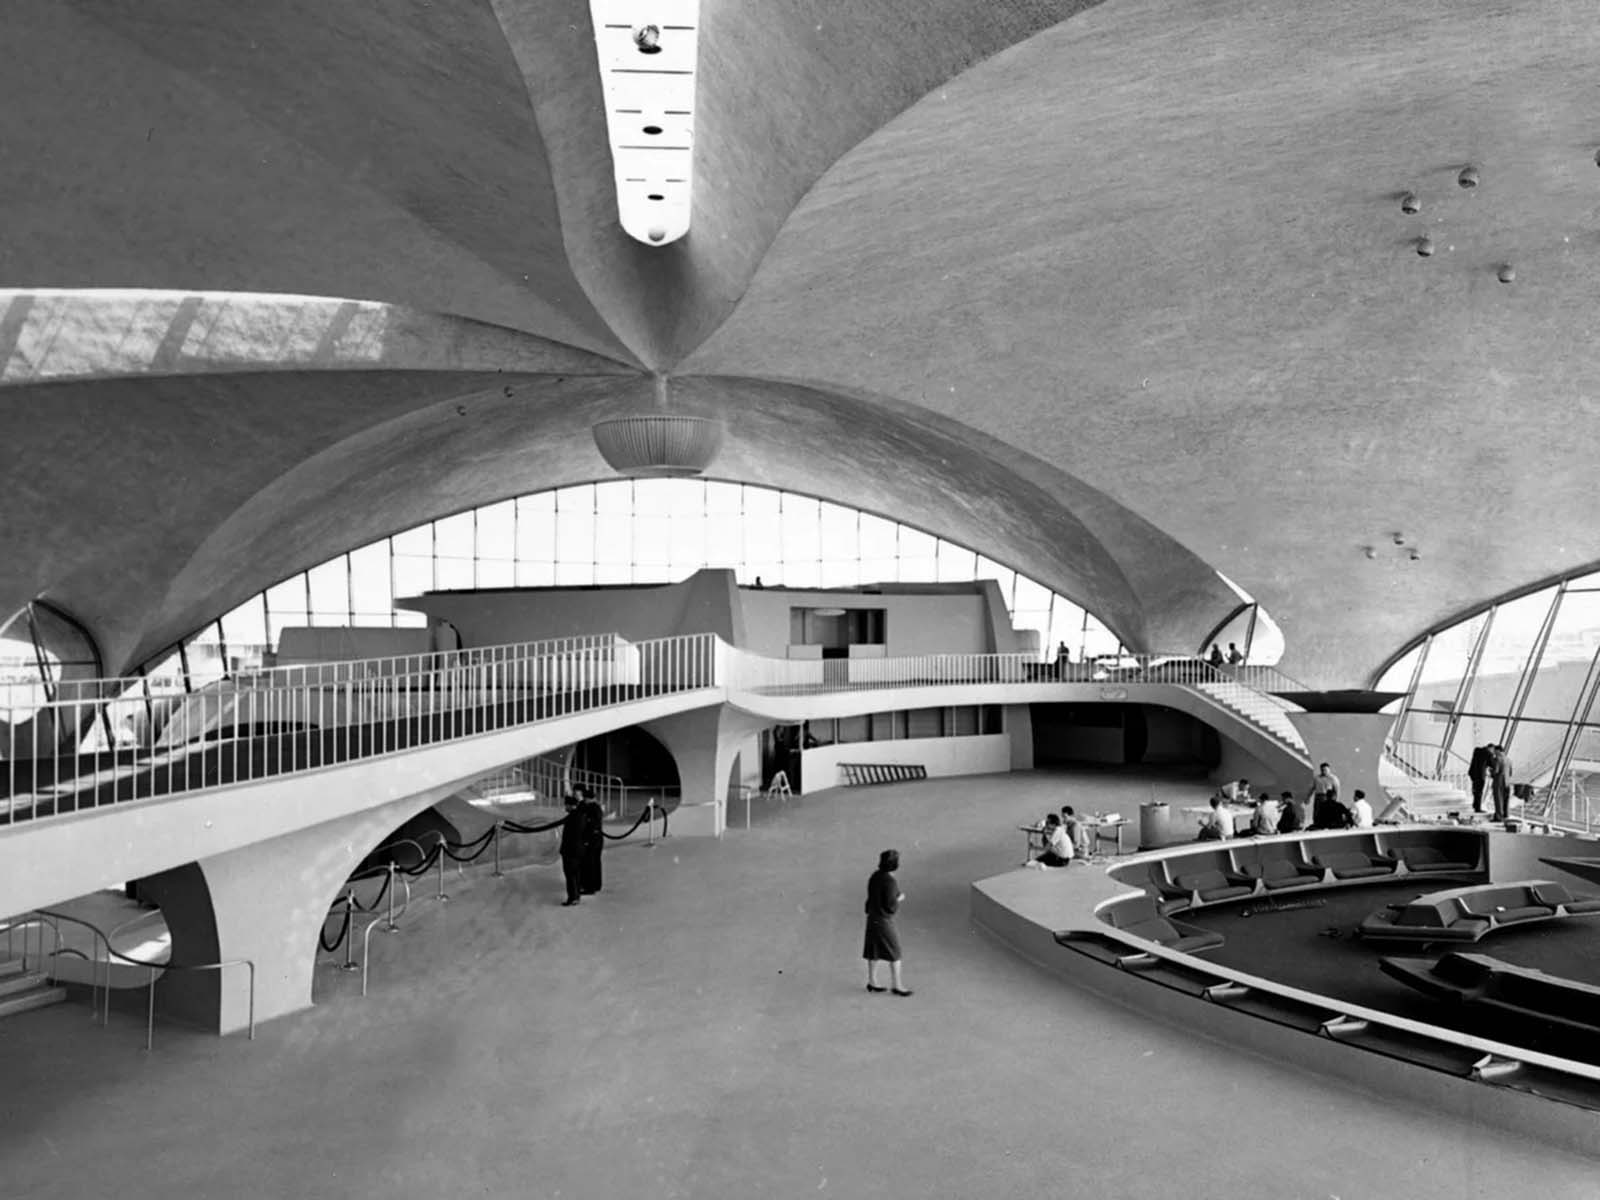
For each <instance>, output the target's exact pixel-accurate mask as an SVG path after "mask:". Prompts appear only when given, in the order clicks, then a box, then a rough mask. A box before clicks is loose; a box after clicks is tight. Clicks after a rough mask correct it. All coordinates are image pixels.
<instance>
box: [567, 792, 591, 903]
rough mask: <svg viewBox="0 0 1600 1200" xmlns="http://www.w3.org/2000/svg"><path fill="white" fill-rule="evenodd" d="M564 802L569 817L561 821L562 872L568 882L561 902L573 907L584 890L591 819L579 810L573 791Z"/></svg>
mask: <svg viewBox="0 0 1600 1200" xmlns="http://www.w3.org/2000/svg"><path fill="white" fill-rule="evenodd" d="M563 802H564V803H565V804H566V806H567V819H566V820H565V821H563V822H562V823H561V874H562V876H563V877H564V878H565V879H566V882H567V898H566V899H565V900H563V901H562V902H561V907H562V908H571V907H572V906H573V905H574V904H577V903H578V898H579V896H580V895H581V894H582V892H583V865H584V854H585V853H586V846H585V834H586V832H587V831H588V827H589V819H588V816H587V815H586V814H585V813H582V812H580V811H579V809H578V797H577V796H575V795H574V794H573V793H572V792H568V793H567V794H566V796H564V797H563Z"/></svg>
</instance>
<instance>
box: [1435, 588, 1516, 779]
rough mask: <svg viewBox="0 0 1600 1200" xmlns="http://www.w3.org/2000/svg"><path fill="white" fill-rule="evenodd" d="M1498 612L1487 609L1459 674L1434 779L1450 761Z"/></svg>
mask: <svg viewBox="0 0 1600 1200" xmlns="http://www.w3.org/2000/svg"><path fill="white" fill-rule="evenodd" d="M1499 611H1500V606H1499V605H1495V606H1493V607H1492V608H1490V609H1489V612H1488V618H1487V620H1485V621H1484V623H1483V628H1482V629H1480V630H1479V631H1478V640H1477V641H1476V642H1474V643H1473V646H1472V653H1471V654H1469V655H1468V656H1467V669H1466V670H1465V671H1463V672H1462V673H1461V683H1460V685H1459V686H1458V687H1457V688H1456V698H1455V702H1454V703H1453V704H1451V705H1450V719H1449V720H1448V721H1447V722H1446V724H1445V731H1444V737H1443V739H1442V740H1441V741H1440V743H1439V760H1438V763H1437V765H1436V766H1435V767H1434V775H1435V777H1438V776H1442V775H1443V774H1444V769H1445V766H1446V764H1447V763H1448V762H1449V761H1450V746H1451V744H1452V743H1453V742H1454V741H1455V737H1456V727H1457V726H1458V725H1460V723H1461V708H1462V705H1464V704H1465V703H1466V702H1467V695H1468V693H1469V692H1470V691H1471V689H1472V684H1473V681H1474V680H1475V679H1476V678H1477V675H1478V664H1479V663H1480V662H1481V661H1482V659H1483V648H1484V646H1485V645H1486V644H1487V643H1488V641H1489V631H1490V630H1492V629H1493V628H1494V619H1495V615H1496V614H1497V613H1498V612H1499Z"/></svg>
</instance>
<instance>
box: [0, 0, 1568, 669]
mask: <svg viewBox="0 0 1600 1200" xmlns="http://www.w3.org/2000/svg"><path fill="white" fill-rule="evenodd" d="M12 8H13V9H15V11H11V10H9V9H8V10H7V11H6V12H5V13H4V14H3V15H0V145H3V146H4V147H5V151H6V161H7V170H6V171H5V172H3V173H0V230H3V231H4V232H3V234H0V289H12V290H14V291H15V292H16V293H17V294H16V295H14V296H12V297H10V298H9V303H8V304H7V305H6V306H4V307H0V419H3V428H4V430H5V434H6V436H5V438H4V439H3V441H0V471H3V477H4V479H5V481H6V491H5V500H4V509H3V515H4V521H3V522H0V619H3V614H4V613H9V612H11V611H14V610H15V609H16V608H17V607H19V606H20V605H21V604H23V603H25V602H26V601H27V600H29V599H31V598H33V597H35V596H45V597H48V598H50V599H51V600H53V601H54V602H56V603H57V604H59V605H60V606H61V607H62V608H64V609H66V610H68V611H70V612H72V613H73V614H74V615H75V616H77V617H78V618H79V619H80V620H82V621H83V622H84V623H85V625H87V626H88V628H90V630H91V631H92V632H93V633H94V634H95V636H96V637H97V639H98V640H99V641H100V643H101V647H102V650H103V652H104V657H105V659H106V663H107V666H108V667H109V668H110V669H123V668H126V667H128V666H131V665H132V664H134V663H136V662H138V661H139V660H140V659H141V658H142V657H143V656H145V655H148V654H150V653H153V652H155V651H156V650H159V649H160V648H162V647H163V646H164V645H166V644H170V642H171V641H172V640H173V639H174V638H176V637H180V636H182V635H183V634H185V633H187V632H189V631H190V630H192V629H193V628H194V627H195V626H196V625H197V624H199V623H200V622H202V621H203V620H205V619H207V618H208V617H211V616H214V615H215V614H216V613H217V612H219V611H223V610H225V609H226V608H228V607H230V606H232V605H233V604H235V603H237V602H239V601H240V600H242V599H244V598H246V597H247V596H249V595H250V594H253V592H255V591H257V590H259V589H260V588H261V587H262V586H265V585H266V584H269V583H272V582H274V581H276V580H277V579H279V578H282V577H283V576H284V575H287V574H289V573H291V572H293V571H295V570H299V569H303V568H304V567H306V566H309V565H311V564H313V563H315V562H318V561H321V560H322V559H324V558H326V557H328V556H329V555H331V554H333V553H336V552H337V551H339V550H341V549H344V548H347V547H349V546H352V545H358V544H361V543H363V542H365V541H367V540H370V539H371V538H373V537H377V536H381V535H382V534H385V533H388V532H393V531H395V530H398V529H402V528H406V527H408V526H410V525H412V524H415V523H417V522H418V521H421V520H425V519H427V518H428V517H431V516H436V515H441V514H443V513H446V512H450V511H456V510H459V509H461V508H463V507H466V506H469V505H472V504H477V503H483V502H487V501H490V500H494V499H497V498H500V497H503V496H506V495H511V494H515V493H518V492H522V491H529V490H535V489H538V488H542V487H549V486H555V485H559V484H562V483H567V482H572V481H575V480H580V479H586V478H594V477H597V476H603V475H605V474H606V473H607V471H606V468H605V467H604V465H603V463H601V461H600V460H599V458H598V455H597V454H596V453H595V450H594V447H593V444H592V441H590V439H589V435H588V430H589V427H590V426H591V425H592V424H593V422H594V421H595V420H597V419H600V418H601V417H604V416H612V415H623V414H627V413H633V412H640V411H646V410H649V409H652V408H655V407H657V406H658V405H659V404H661V403H662V399H661V397H662V394H663V391H664V392H665V396H666V403H667V404H669V405H670V406H671V407H672V408H673V409H674V410H675V411H684V412H693V413H707V414H714V415H718V416H721V417H723V418H724V420H725V421H726V423H727V427H728V435H727V438H726V441H725V445H724V449H723V452H722V455H721V457H720V458H719V460H718V461H717V462H716V463H715V464H714V465H713V467H712V473H713V474H715V475H718V476H720V477H725V478H739V479H748V480H750V481H752V482H759V483H764V484H771V485H775V486H782V487H790V488H794V489H796V490H802V491H808V492H812V493H815V494H820V495H824V496H827V497H829V498H832V499H836V500H838V501H840V502H842V503H847V504H854V505H859V506H861V507H865V508H868V509H873V510H876V511H881V512H884V513H887V514H889V515H892V516H897V517H900V518H901V519H904V520H907V521H910V522H912V523H914V524H918V525H922V526H924V527H927V528H930V529H933V530H936V531H938V532H941V533H944V534H945V535H947V536H949V537H951V538H953V539H956V540H959V541H963V542H965V543H967V544H969V545H974V546H978V547H980V548H982V549H983V550H984V551H985V553H988V554H990V555H991V556H993V557H995V558H998V559H1001V560H1003V561H1006V562H1009V563H1011V564H1012V565H1014V566H1016V567H1018V568H1019V569H1022V570H1025V571H1027V572H1029V573H1031V574H1033V575H1035V576H1036V577H1037V578H1039V579H1040V580H1041V581H1043V582H1045V583H1047V584H1049V585H1051V586H1053V587H1055V588H1057V589H1058V590H1060V591H1062V592H1064V593H1065V594H1067V595H1069V596H1072V597H1073V598H1075V599H1077V600H1079V601H1080V602H1082V603H1084V604H1086V605H1087V606H1089V607H1090V608H1091V609H1093V610H1094V611H1096V612H1097V613H1098V614H1099V615H1101V616H1102V617H1103V618H1105V619H1106V620H1107V621H1108V622H1109V623H1110V624H1112V626H1113V627H1114V628H1116V629H1117V630H1118V631H1119V632H1120V633H1121V634H1122V635H1123V636H1124V637H1125V638H1126V639H1127V640H1129V641H1130V642H1131V643H1133V644H1137V645H1142V646H1148V647H1150V648H1161V649H1192V648H1193V647H1194V646H1195V645H1196V644H1198V642H1199V640H1200V639H1201V638H1202V637H1203V636H1204V635H1205V634H1206V632H1207V631H1208V630H1209V629H1210V628H1211V627H1212V626H1213V625H1214V624H1215V623H1216V622H1217V621H1219V620H1220V619H1222V617H1224V616H1226V615H1227V612H1228V611H1229V609H1230V608H1231V607H1232V605H1233V604H1234V602H1235V600H1234V597H1233V594H1232V592H1231V591H1229V590H1228V589H1227V588H1226V587H1225V586H1224V585H1222V584H1221V582H1220V581H1218V580H1217V579H1216V576H1215V574H1214V571H1213V568H1215V569H1218V570H1221V571H1223V572H1224V573H1226V574H1227V575H1228V576H1229V577H1230V578H1232V579H1234V580H1236V581H1237V582H1238V583H1239V584H1240V585H1241V586H1243V587H1245V588H1246V589H1248V590H1249V591H1250V592H1252V593H1253V594H1254V595H1255V596H1256V597H1257V598H1258V599H1260V600H1261V601H1262V602H1263V603H1264V604H1265V605H1266V607H1267V608H1268V610H1269V611H1270V612H1272V614H1273V615H1274V617H1275V618H1276V619H1277V621H1278V623H1279V624H1280V625H1281V626H1282V627H1283V629H1284V633H1285V637H1286V639H1287V643H1288V653H1287V655H1286V657H1285V661H1284V666H1285V668H1286V669H1287V670H1288V671H1289V672H1290V673H1291V674H1295V675H1298V676H1300V677H1301V678H1303V679H1304V680H1305V681H1306V682H1308V683H1313V684H1321V685H1327V686H1350V685H1359V684H1361V683H1363V682H1366V681H1367V680H1368V678H1369V677H1370V675H1371V673H1372V671H1373V670H1374V669H1375V668H1376V667H1378V666H1379V665H1380V664H1381V663H1382V662H1383V660H1384V659H1385V658H1386V657H1387V656H1388V654H1389V653H1390V652H1391V651H1392V650H1393V649H1395V648H1396V647H1398V646H1399V645H1400V644H1401V643H1403V642H1405V641H1406V640H1408V639H1409V638H1411V637H1412V636H1414V635H1415V634H1416V633H1417V632H1418V631H1420V630H1421V629H1424V628H1426V627H1428V626H1430V625H1432V624H1435V623H1437V622H1439V621H1441V620H1444V619H1446V618H1448V617H1450V616H1451V615H1452V614H1455V613H1458V612H1460V611H1462V610H1464V609H1467V608H1469V607H1471V606H1473V605H1475V604H1478V603H1481V602H1482V601H1484V600H1485V599H1487V598H1489V597H1492V596H1495V595H1498V594H1500V593H1502V592H1505V591H1508V590H1511V589H1514V588H1517V587H1520V586H1524V585H1527V584H1529V583H1532V582H1533V581H1535V580H1537V579H1541V578H1544V577H1547V576H1550V575H1552V574H1555V573H1558V572H1561V571H1565V570H1570V569H1575V568H1578V567H1581V566H1584V565H1587V564H1591V563H1594V562H1595V561H1596V560H1600V538H1597V536H1596V534H1595V530H1596V529H1597V528H1600V489H1597V488H1596V487H1595V486H1594V478H1595V474H1594V470H1593V468H1592V467H1591V466H1590V463H1589V459H1590V457H1591V454H1590V445H1591V444H1592V443H1593V442H1594V440H1595V435H1596V434H1597V433H1600V369H1597V365H1596V355H1595V354H1594V352H1593V351H1592V350H1591V349H1590V345H1589V343H1590V335H1591V329H1592V326H1593V323H1594V321H1593V313H1594V306H1595V302H1596V301H1595V295H1596V293H1595V288H1594V284H1593V280H1594V279H1595V278H1596V277H1600V168H1597V166H1596V157H1595V156H1596V151H1597V150H1600V76H1596V75H1595V74H1594V72H1593V71H1592V69H1591V64H1592V62H1593V61H1594V60H1595V58H1596V52H1597V51H1600V30H1597V27H1596V22H1595V21H1594V20H1593V11H1592V6H1590V5H1587V4H1583V3H1579V2H1577V0H1555V2H1552V3H1549V4H1545V5H1539V6H1506V5H1503V4H1499V3H1487V2H1474V0H1468V2H1463V3H1448V2H1445V0H1423V2H1421V3H1417V4H1412V5H1407V6H1403V7H1395V6H1393V5H1389V4H1379V3H1376V2H1375V0H1352V2H1350V3H1346V4H1341V5H1337V6H1309V7H1308V6H1299V7H1296V8H1292V9H1284V8H1283V7H1282V6H1281V5H1274V4H1270V3H1267V2H1266V0H1220V2H1218V3H1213V4H1207V5H1194V4H1175V3H1171V2H1170V0H1130V2H1125V0H1107V2H1106V3H1103V4H1100V5H1098V6H1092V5H1088V4H1082V3H1067V2H1055V3H1047V2H1045V0H1032V2H1023V0H1015V2H1011V3H1001V2H998V0H863V2H862V3H857V4H851V5H837V4H832V3H823V2H822V0H782V2H781V3H780V2H779V0H738V2H737V3H735V2H734V0H702V4H701V10H702V11H701V28H700V83H699V89H700V90H699V94H698V97H697V110H698V115H697V128H696V160H695V199H694V223H693V227H692V231H691V233H690V235H689V236H688V237H687V238H686V239H684V240H683V241H682V242H680V243H676V244H674V245H673V246H671V247H667V248H664V249H652V248H648V247H644V246H641V245H639V244H637V243H635V242H633V241H632V240H631V239H629V238H628V237H627V236H626V235H625V234H623V233H622V231H621V230H620V229H619V228H618V226H617V222H616V199H615V191H614V187H613V183H612V178H611V163H610V158H609V150H608V144H607V137H606V125H605V113H604V110H603V106H602V103H601V97H600V81H599V76H598V72H597V71H596V69H595V58H594V52H593V32H592V29H591V28H590V27H589V23H588V16H587V10H586V8H585V7H584V6H582V5H577V6H574V5H571V4H557V3H554V0H493V2H490V0H478V2H468V0H462V2H460V3H452V4H439V3H432V4H430V3H425V2H423V0H416V2H411V3H403V2H395V0H389V2H385V3H377V2H376V0H372V2H365V3H363V2H356V0H352V2H350V3H342V4H337V5H326V4H321V3H314V2H312V0H285V2H282V3H268V4H261V5H249V6H242V7H241V6H230V7H228V8H227V10H226V11H219V12H217V13H214V14H209V15H208V16H207V18H206V20H204V21H199V20H196V19H195V18H194V13H193V8H192V5H186V4H180V3H177V2H176V0H142V2H140V3H131V2H128V3H113V2H111V0H85V2H82V3H70V2H60V3H45V4H37V5H31V4H30V5H17V6H12ZM1469 164H1470V165H1474V166H1476V167H1477V168H1478V170H1479V173H1480V179H1481V182H1480V185H1479V186H1478V187H1476V188H1474V189H1471V190H1464V189H1462V188H1460V187H1459V186H1457V183H1456V176H1457V173H1458V172H1459V171H1460V170H1461V168H1462V167H1463V166H1466V165H1469ZM1406 191H1412V192H1415V193H1416V195H1417V197H1418V199H1419V201H1420V205H1421V210H1420V212H1418V213H1416V214H1414V215H1407V214H1405V213H1402V211H1401V208H1400V203H1399V198H1400V196H1401V194H1402V193H1404V192H1406ZM1423 235H1427V236H1429V237H1430V238H1431V239H1432V242H1433V248H1434V253H1433V254H1432V256H1431V257H1428V258H1423V257H1420V256H1419V255H1418V254H1417V253H1416V252H1415V244H1416V239H1417V238H1419V237H1421V236H1423ZM1506 264H1511V265H1513V266H1514V268H1515V279H1514V281H1513V282H1511V283H1509V284H1506V283H1501V282H1500V281H1499V280H1498V278H1497V272H1498V270H1499V268H1500V267H1502V266H1504V265H1506ZM58 288H70V289H126V288H152V289H166V290H172V291H176V292H178V293H180V294H187V293H191V292H192V293H195V294H196V295H199V294H200V293H206V294H210V293H217V292H232V293H275V294H287V295H291V296H295V295H298V296H308V297H333V298H339V299H349V300H362V301H376V302H381V303H382V304H383V305H388V306H395V307H393V308H389V309H385V310H384V311H385V312H387V313H389V314H391V317H390V318H389V319H388V320H387V324H386V326H385V328H386V330H387V333H386V335H385V336H383V337H378V338H369V339H368V340H367V342H366V343H364V344H363V348H362V352H361V353H359V354H354V353H347V352H346V351H345V349H341V347H342V346H343V345H344V344H343V343H341V342H340V341H339V338H338V336H335V334H333V333H328V334H327V335H326V336H324V337H322V338H321V340H320V341H318V340H317V339H316V338H315V337H312V338H311V341H310V342H309V343H307V344H308V345H309V346H310V349H307V350H305V351H304V352H303V353H302V352H296V353H292V354H291V353H289V352H288V351H287V350H285V349H283V348H284V347H287V346H288V345H289V344H290V342H291V341H292V340H293V339H290V338H286V337H285V336H284V333H283V329H282V328H281V324H275V323H274V322H273V321H270V320H268V321H263V322H262V323H261V324H260V326H259V327H256V328H255V329H254V334H253V335H252V327H251V326H250V324H249V322H248V321H246V322H245V324H244V327H243V330H242V332H241V331H240V330H238V329H235V332H234V333H233V334H232V335H231V336H232V337H233V339H234V344H233V346H232V349H231V350H230V349H229V348H228V347H227V345H225V344H224V343H225V342H226V341H227V339H221V338H217V339H213V338H201V337H194V336H190V334H191V331H190V330H189V329H188V327H187V326H183V327H181V328H180V327H179V324H178V321H179V318H178V316H177V315H175V314H176V311H177V310H175V309H174V308H173V306H172V305H171V304H168V305H165V306H163V305H144V306H140V305H130V304H129V303H128V301H127V299H126V297H121V298H118V297H117V296H116V295H115V294H107V295H104V296H103V297H102V296H100V294H99V293H95V292H86V293H85V294H84V295H83V296H81V297H79V298H78V299H77V300H76V302H75V303H76V304H77V305H78V307H76V308H74V309H73V310H72V311H71V312H70V313H65V314H63V313H62V312H58V311H57V310H56V309H51V308H48V306H47V305H45V304H44V303H43V301H42V300H41V299H40V295H42V293H39V294H36V293H38V289H58ZM198 303H199V301H195V302H193V303H191V304H189V306H188V308H187V309H184V310H183V311H185V312H187V313H188V316H187V317H184V318H183V320H185V321H190V322H192V321H193V319H194V311H195V305H196V304H198ZM277 303H278V305H279V310H278V311H279V312H280V315H281V311H282V309H283V306H284V305H286V304H287V305H290V306H292V305H293V304H294V303H295V302H293V301H279V302H277ZM305 305H306V306H307V308H306V311H307V313H308V314H312V315H309V316H307V318H306V320H307V321H308V322H314V320H321V319H322V317H321V316H319V315H317V314H326V313H338V312H341V311H343V312H344V315H343V317H341V318H338V319H341V320H343V321H345V322H346V324H348V323H349V321H350V320H351V317H350V314H349V311H347V310H348V309H350V308H351V307H353V306H344V309H341V308H340V306H338V305H332V306H330V305H327V304H326V303H321V304H320V306H319V307H315V308H313V307H312V305H313V302H311V301H306V302H305ZM179 307H180V308H181V307H182V306H181V305H180V306H179ZM47 311H48V312H50V313H52V314H55V315H53V316H52V317H51V318H50V320H49V322H46V321H45V318H44V316H42V315H41V314H44V313H46V312H47ZM235 325H238V322H235ZM119 328H121V329H122V331H123V333H122V336H119V335H118V329H119ZM340 328H343V327H342V326H341V327H340ZM313 332H314V331H313ZM252 336H254V337H255V344H254V345H253V346H249V347H243V348H242V347H241V345H240V344H239V343H240V342H241V340H242V341H244V342H248V341H250V339H251V337H252ZM140 339H143V341H141V340H140ZM145 342H148V343H149V344H150V345H151V346H155V347H158V349H157V350H155V351H153V352H152V353H150V354H148V355H145V356H143V357H141V356H140V355H137V354H133V353H131V352H130V351H129V349H128V346H129V345H143V344H145ZM656 377H666V378H667V379H668V380H669V384H668V386H667V387H666V388H665V389H662V388H660V387H658V386H657V383H658V380H657V378H656ZM1396 531H1399V532H1402V533H1403V535H1404V536H1405V538H1406V540H1407V542H1408V545H1410V546H1415V547H1416V549H1417V551H1418V553H1419V554H1420V556H1421V557H1420V559H1419V560H1417V561H1412V560H1411V559H1410V558H1409V557H1407V556H1406V555H1404V554H1400V553H1396V552H1395V549H1394V547H1393V545H1392V542H1391V541H1390V538H1391V535H1392V534H1393V533H1395V532H1396ZM1368 546H1372V547H1375V548H1377V549H1378V550H1379V551H1380V553H1379V554H1378V556H1377V557H1376V558H1368V557H1367V556H1366V554H1365V553H1364V548H1365V547H1368Z"/></svg>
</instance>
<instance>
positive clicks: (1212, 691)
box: [1190, 680, 1309, 755]
mask: <svg viewBox="0 0 1600 1200" xmlns="http://www.w3.org/2000/svg"><path fill="white" fill-rule="evenodd" d="M1190 686H1191V687H1193V688H1194V689H1195V691H1197V692H1204V693H1205V694H1206V695H1207V696H1210V697H1211V698H1212V699H1213V700H1215V701H1216V702H1217V703H1218V704H1221V705H1223V706H1224V707H1226V708H1231V709H1232V710H1233V711H1234V712H1236V713H1238V714H1239V715H1240V716H1242V717H1245V718H1247V719H1248V720H1250V721H1251V722H1252V723H1254V724H1256V725H1259V726H1260V727H1261V728H1262V729H1263V730H1265V731H1266V732H1267V733H1269V734H1271V735H1272V736H1273V737H1274V738H1276V739H1277V740H1278V741H1280V742H1282V743H1283V744H1284V745H1285V746H1287V747H1288V748H1289V749H1291V750H1293V751H1295V752H1296V753H1297V754H1302V755H1303V754H1307V753H1309V752H1308V751H1307V749H1306V741H1305V739H1304V738H1303V737H1301V736H1300V731H1299V730H1298V729H1296V728H1295V727H1294V722H1293V721H1291V720H1289V718H1288V717H1287V716H1285V715H1284V714H1285V713H1287V712H1292V711H1296V710H1295V706H1294V705H1292V704H1290V703H1289V702H1288V701H1287V700H1280V699H1278V697H1276V696H1274V695H1272V694H1271V693H1270V692H1258V691H1257V690H1256V689H1255V688H1253V687H1247V686H1246V685H1244V684H1242V683H1237V682H1235V681H1233V680H1218V681H1214V682H1202V683H1194V684H1191V685H1190Z"/></svg>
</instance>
